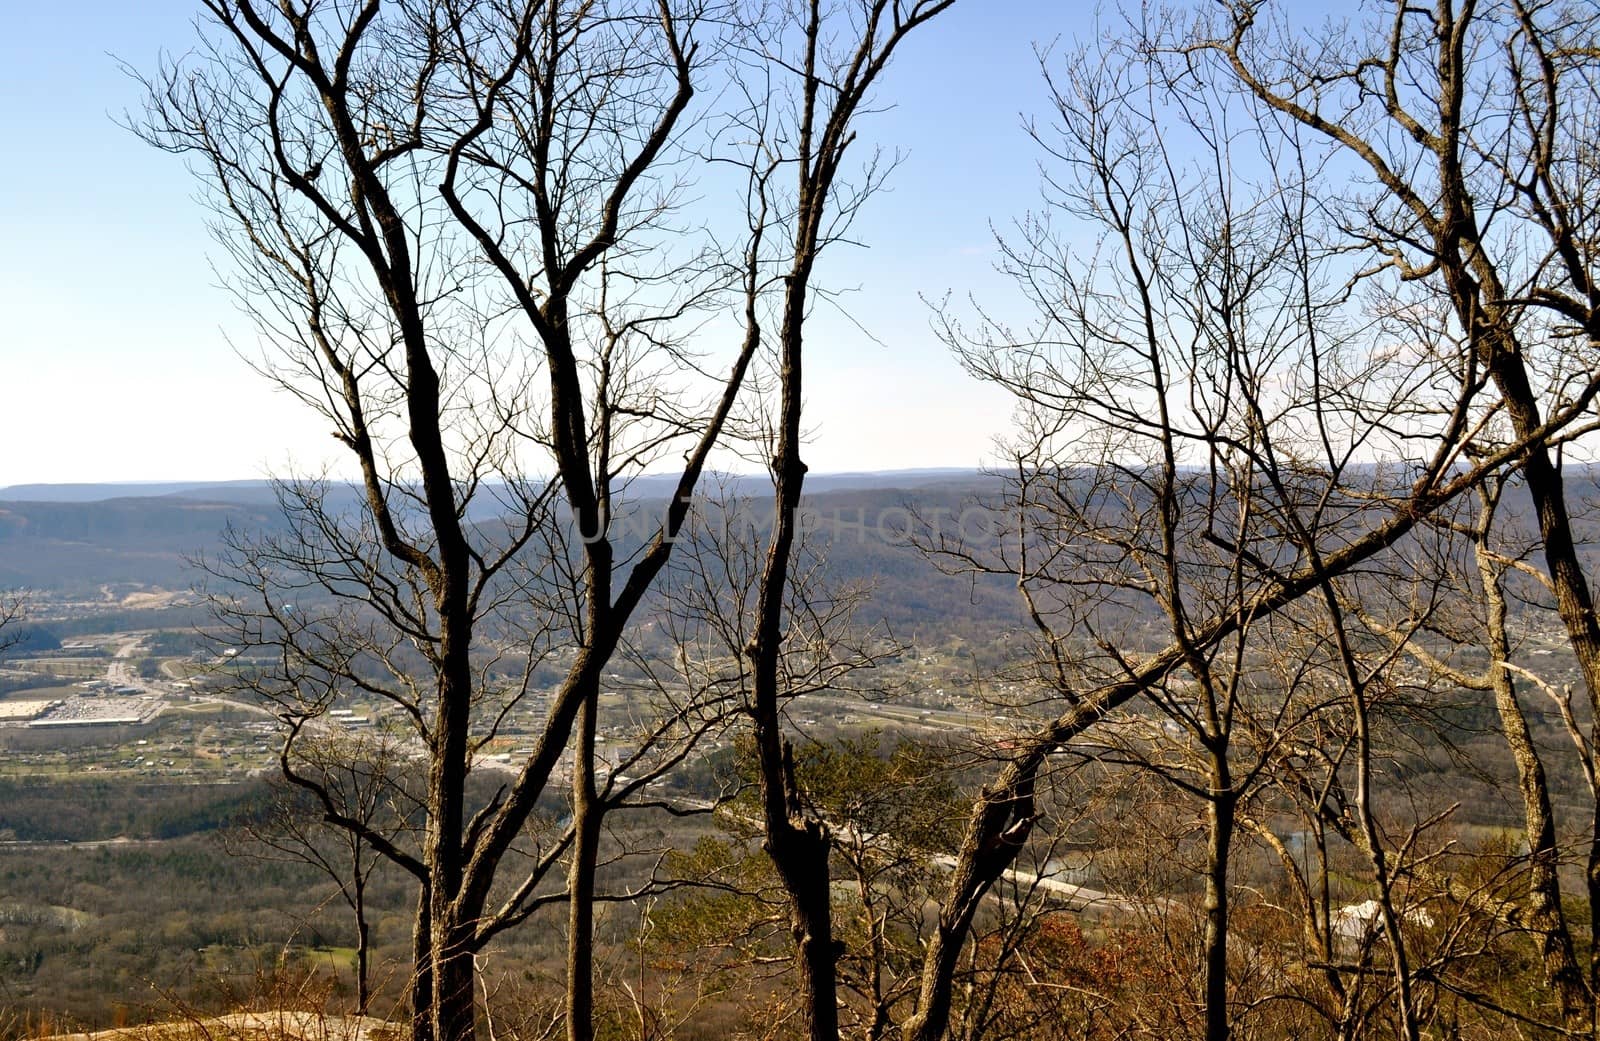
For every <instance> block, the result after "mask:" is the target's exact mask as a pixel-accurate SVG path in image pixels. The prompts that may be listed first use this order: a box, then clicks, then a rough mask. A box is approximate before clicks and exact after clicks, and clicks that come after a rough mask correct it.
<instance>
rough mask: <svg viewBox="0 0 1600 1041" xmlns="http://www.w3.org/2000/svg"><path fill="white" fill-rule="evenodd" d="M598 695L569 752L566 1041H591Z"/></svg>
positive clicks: (582, 713)
mask: <svg viewBox="0 0 1600 1041" xmlns="http://www.w3.org/2000/svg"><path fill="white" fill-rule="evenodd" d="M598 700H599V691H598V689H595V690H591V691H589V692H588V694H587V695H586V696H585V697H584V700H583V707H582V708H580V709H579V710H578V741H577V748H576V749H575V750H574V752H573V769H572V819H573V830H574V832H575V835H574V839H573V845H572V862H571V866H570V868H569V870H568V874H567V1039H568V1041H593V1038H594V892H595V885H594V873H595V865H596V863H597V861H598V859H599V851H600V823H601V819H602V813H601V806H600V805H599V800H598V799H597V798H596V795H595V761H594V748H595V740H594V739H595V726H596V716H597V715H598V711H599V704H598Z"/></svg>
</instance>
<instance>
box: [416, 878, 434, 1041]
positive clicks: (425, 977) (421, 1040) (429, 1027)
mask: <svg viewBox="0 0 1600 1041" xmlns="http://www.w3.org/2000/svg"><path fill="white" fill-rule="evenodd" d="M432 908H433V904H432V901H431V899H430V898H429V896H428V887H427V886H426V885H423V886H420V887H418V890H417V913H416V919H415V921H414V923H413V925H412V932H411V1041H434V1034H433V936H432V931H431V926H432Z"/></svg>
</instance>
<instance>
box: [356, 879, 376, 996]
mask: <svg viewBox="0 0 1600 1041" xmlns="http://www.w3.org/2000/svg"><path fill="white" fill-rule="evenodd" d="M352 882H353V885H352V889H353V892H354V895H355V899H354V904H355V910H356V1015H358V1016H364V1015H366V1014H367V1006H368V1005H370V1004H371V1003H372V990H371V980H370V979H369V977H368V972H367V959H368V955H369V953H370V950H371V944H372V931H371V928H370V927H369V925H368V923H367V877H366V874H365V873H364V872H363V871H362V870H361V866H360V864H359V863H358V864H357V865H356V870H355V874H354V877H353V880H352Z"/></svg>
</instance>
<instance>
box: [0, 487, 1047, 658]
mask: <svg viewBox="0 0 1600 1041" xmlns="http://www.w3.org/2000/svg"><path fill="white" fill-rule="evenodd" d="M676 484H677V481H676V478H673V477H657V476H646V477H642V478H639V479H636V480H635V481H633V482H631V483H630V485H629V486H628V490H627V493H626V496H625V498H626V499H627V500H629V501H631V502H633V503H635V504H637V505H638V506H639V507H640V510H639V514H640V519H641V520H642V521H644V522H646V524H645V526H648V523H647V522H648V521H649V520H650V518H652V517H653V516H655V515H656V514H657V513H658V511H659V507H660V506H661V505H662V504H663V503H664V501H665V499H666V498H667V496H669V495H670V494H671V493H672V491H673V489H674V488H675V487H676ZM997 487H998V485H997V479H996V478H993V477H984V476H983V475H981V474H980V473H979V472H978V471H976V470H961V469H943V470H911V471H906V470H899V471H889V472H884V473H848V474H822V475H818V476H816V477H815V478H808V480H807V492H808V494H807V498H806V504H807V509H808V510H810V511H811V512H810V514H809V515H808V523H809V524H810V525H811V526H812V528H813V530H814V533H815V536H816V538H817V539H818V540H819V543H822V544H826V545H827V546H828V547H830V548H829V550H828V556H829V572H830V574H831V576H832V578H833V579H834V580H836V581H840V582H865V583H868V584H869V585H871V586H873V587H874V589H875V592H874V597H873V601H874V603H873V607H872V608H871V609H870V610H868V611H867V615H868V616H869V618H870V619H881V620H882V621H883V622H885V623H887V624H889V625H891V626H894V627H895V628H896V629H897V630H898V629H899V628H901V627H910V628H913V629H915V628H922V627H931V628H933V629H938V630H941V631H942V630H946V629H948V628H949V627H952V626H959V627H961V628H966V627H968V626H971V625H974V624H975V625H978V626H979V627H986V626H992V625H996V624H998V625H1001V626H1006V625H1009V624H1011V623H1012V622H1014V621H1016V620H1017V619H1018V618H1019V617H1020V616H1019V615H1018V609H1017V605H1016V597H1015V591H1014V589H1012V588H1011V583H1009V582H1006V581H1004V580H1002V579H998V578H989V579H984V580H980V581H978V582H976V583H975V582H973V581H971V580H970V579H963V578H956V577H951V576H948V575H941V574H939V573H938V571H937V570H936V569H935V568H934V567H933V566H932V565H931V564H930V563H929V562H928V561H927V560H925V559H923V557H922V556H921V554H920V553H919V552H918V551H917V550H916V549H915V548H914V547H913V546H911V545H909V544H907V543H906V542H905V540H904V539H903V538H897V537H895V534H894V533H895V531H896V529H897V528H903V526H904V525H905V523H906V522H907V520H908V519H909V517H910V512H909V511H910V510H917V511H922V510H928V511H931V512H933V513H938V514H943V515H948V516H955V515H957V514H959V513H960V511H961V508H962V506H963V504H964V503H967V502H969V501H970V500H971V497H972V496H973V495H975V494H977V493H980V492H983V491H991V492H992V491H994V490H996V489H997ZM19 490H20V492H21V494H22V495H23V496H24V497H22V498H14V497H12V496H13V495H14V494H15V493H17V492H18V491H19ZM492 493H493V489H492V488H488V489H480V496H479V502H480V503H481V505H479V506H477V507H476V508H475V509H473V510H471V511H469V520H471V521H472V522H473V523H475V524H490V523H492V522H493V520H494V519H495V518H497V517H500V516H503V515H504V513H505V511H504V510H503V509H499V508H497V506H496V499H495V496H494V495H493V494H492ZM699 494H700V496H701V497H702V498H703V499H704V500H707V501H708V505H707V507H706V508H707V510H708V515H712V516H714V515H715V513H716V510H717V509H719V507H717V506H715V505H710V504H709V503H710V502H712V501H716V500H723V499H737V500H740V501H741V503H740V504H739V505H735V506H732V507H731V508H732V509H734V510H735V511H740V512H738V514H737V515H738V516H739V517H741V518H743V519H744V520H745V521H748V522H750V523H753V524H755V525H756V526H757V527H758V528H759V527H764V523H765V522H764V521H763V518H767V517H770V514H771V505H770V497H771V486H770V484H769V483H768V481H767V479H766V477H765V476H731V477H730V476H720V477H717V478H715V479H714V480H712V481H710V482H709V483H707V484H706V486H705V487H703V488H702V489H701V490H700V493H699ZM27 496H32V497H27ZM324 502H325V504H326V505H327V506H328V507H329V508H330V509H332V510H334V511H335V512H344V511H349V512H351V513H354V512H355V511H356V510H358V509H359V507H360V490H359V489H358V488H356V487H354V486H352V485H348V484H333V485H331V486H329V487H328V489H327V492H326V497H325V499H324ZM744 511H748V512H744ZM619 524H620V525H621V528H620V529H619V532H618V535H619V538H620V539H622V541H623V545H624V553H625V554H626V553H627V552H631V551H633V550H636V549H637V541H638V539H639V538H640V533H639V531H638V530H635V529H637V528H638V527H640V525H638V524H632V525H630V524H628V523H627V522H626V521H625V520H624V519H623V518H621V517H619ZM285 526H286V521H285V519H284V516H283V513H282V511H281V510H280V508H279V505H278V502H277V499H276V496H275V494H274V491H273V486H272V485H271V484H270V483H269V482H266V481H226V482H177V481H173V482H160V483H151V484H103V485H26V486H16V487H13V488H6V489H0V590H4V589H14V588H32V589H39V590H48V591H51V592H54V593H60V594H64V595H69V596H72V595H82V596H91V595H93V594H94V593H95V591H96V590H98V589H100V588H101V587H102V586H105V585H108V584H110V585H123V584H132V585H137V586H145V587H159V588H162V589H167V590H183V589H186V588H189V587H191V586H193V585H195V584H197V583H201V584H208V585H209V584H211V583H203V582H202V580H203V579H204V577H205V576H204V575H203V574H202V572H201V571H200V570H199V569H197V568H196V566H195V563H194V562H195V561H196V559H197V558H204V559H207V560H215V559H216V558H217V557H218V556H219V555H220V554H221V553H222V552H223V551H224V549H225V545H224V535H225V534H226V532H227V531H228V530H229V529H230V528H231V529H233V530H235V531H241V532H247V533H253V534H263V533H271V532H281V531H283V530H284V529H285ZM869 624H870V622H869Z"/></svg>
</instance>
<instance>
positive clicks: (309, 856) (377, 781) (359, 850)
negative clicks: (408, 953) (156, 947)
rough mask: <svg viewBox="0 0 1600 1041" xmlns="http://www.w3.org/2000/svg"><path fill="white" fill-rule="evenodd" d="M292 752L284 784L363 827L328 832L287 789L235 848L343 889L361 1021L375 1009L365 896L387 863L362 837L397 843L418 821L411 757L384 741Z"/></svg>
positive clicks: (336, 738) (329, 743)
mask: <svg viewBox="0 0 1600 1041" xmlns="http://www.w3.org/2000/svg"><path fill="white" fill-rule="evenodd" d="M293 752H294V756H295V758H294V761H293V762H291V763H286V764H284V775H285V777H289V776H291V775H298V776H305V777H308V778H310V779H312V783H314V784H315V785H316V786H317V788H319V789H320V790H322V791H325V792H327V793H328V794H329V795H330V796H331V797H332V799H333V801H334V804H335V806H336V807H337V808H338V812H339V813H340V815H341V816H344V817H346V818H348V819H350V820H352V821H354V822H356V823H357V824H358V825H359V827H357V828H345V827H329V826H328V825H327V824H326V823H325V822H324V820H323V814H324V812H325V811H324V808H323V806H322V805H321V804H320V803H319V802H318V801H317V800H316V799H314V798H312V797H311V795H310V794H309V792H307V791H306V787H304V786H295V785H292V784H288V783H287V782H286V784H285V787H284V788H282V789H281V790H279V791H276V792H275V793H274V794H273V796H272V797H271V798H270V799H269V801H268V802H266V803H265V804H264V805H263V806H262V807H261V808H260V809H259V810H258V811H257V812H255V813H253V814H251V815H250V816H248V817H246V818H244V819H242V820H240V821H236V822H235V827H236V828H237V830H238V832H239V834H240V836H241V837H242V838H243V840H244V841H243V842H242V843H241V844H239V845H238V846H237V849H238V850H239V851H240V852H242V853H244V854H246V855H249V856H258V857H263V858H265V859H273V860H287V861H290V862H294V863H304V864H309V865H311V866H312V867H314V868H316V869H317V870H318V871H320V872H321V873H322V874H324V875H326V876H328V878H330V879H331V880H332V881H333V883H334V885H336V886H337V887H338V891H339V897H340V899H341V900H343V901H344V903H345V905H346V906H348V907H349V909H350V913H351V915H352V917H353V918H354V920H355V936H356V943H355V951H356V1015H358V1016H364V1015H366V1014H367V1013H368V1011H369V1009H370V1007H371V1002H372V973H371V964H370V954H371V950H372V928H371V921H370V917H369V915H368V905H367V889H368V885H369V883H370V881H371V879H372V875H373V872H374V871H376V870H377V869H378V867H379V865H381V864H383V863H384V860H383V859H382V858H381V857H379V856H378V855H377V854H376V853H375V852H374V851H373V850H372V849H371V848H370V845H369V843H368V841H367V839H366V837H365V834H366V833H369V832H370V833H372V834H376V835H381V836H383V837H384V838H385V839H387V840H388V841H390V842H395V841H397V840H398V838H399V836H400V833H402V832H404V831H406V830H408V829H410V828H411V827H412V824H413V821H414V820H415V819H416V818H418V817H420V816H421V811H422V806H421V804H420V802H419V801H418V800H417V799H416V798H415V796H414V795H412V794H411V793H409V792H408V791H407V790H406V785H405V783H404V782H405V777H404V772H405V769H406V766H407V759H406V757H405V756H404V755H403V754H402V753H401V751H400V749H399V746H398V745H397V744H396V743H394V742H393V741H390V740H388V739H387V738H385V737H383V736H382V735H376V734H370V735H369V734H343V733H333V732H330V733H325V734H318V735H316V736H315V737H313V738H310V739H305V740H301V741H298V742H295V743H294V745H293Z"/></svg>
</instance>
